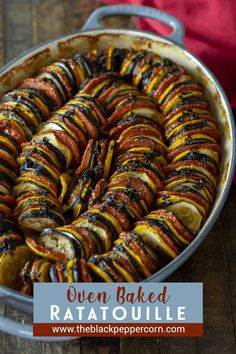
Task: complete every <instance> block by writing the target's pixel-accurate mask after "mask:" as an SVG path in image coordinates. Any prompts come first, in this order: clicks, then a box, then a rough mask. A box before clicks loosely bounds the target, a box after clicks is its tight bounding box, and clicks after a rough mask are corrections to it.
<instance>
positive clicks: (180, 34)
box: [82, 5, 184, 46]
mask: <svg viewBox="0 0 236 354" xmlns="http://www.w3.org/2000/svg"><path fill="white" fill-rule="evenodd" d="M115 15H125V16H138V17H147V18H151V19H153V20H156V21H159V22H162V23H164V24H165V25H167V26H170V27H171V28H172V30H173V32H172V33H171V34H170V35H169V36H167V38H168V39H170V40H171V41H173V42H175V43H177V44H179V45H180V46H183V45H184V25H183V24H182V22H180V21H179V20H178V19H177V18H175V17H173V16H171V15H169V14H168V13H166V12H164V11H161V10H158V9H154V8H153V7H148V6H136V5H111V6H103V7H100V8H98V9H96V10H95V11H94V12H92V14H91V15H90V16H89V18H88V19H87V21H86V23H85V24H84V26H83V27H82V30H91V29H100V28H103V26H102V25H101V23H100V20H102V19H103V18H104V17H108V16H115Z"/></svg>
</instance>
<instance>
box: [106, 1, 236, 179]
mask: <svg viewBox="0 0 236 354" xmlns="http://www.w3.org/2000/svg"><path fill="white" fill-rule="evenodd" d="M102 2H103V3H106V4H120V5H121V4H132V5H144V6H152V7H155V8H158V9H160V10H163V11H165V12H168V13H169V14H171V15H173V16H175V17H177V18H178V19H180V20H181V21H182V22H183V24H184V26H185V30H186V33H185V43H184V45H185V47H186V48H187V49H188V50H189V51H191V52H192V53H193V54H195V55H197V56H198V57H199V58H200V59H201V60H202V61H203V62H204V63H205V64H206V65H207V66H208V67H209V68H210V69H211V70H212V72H213V73H214V75H215V76H216V77H217V79H218V80H219V82H220V83H221V85H222V86H223V88H224V90H225V92H226V95H227V97H228V99H229V101H230V103H231V106H232V107H233V109H234V110H236V6H235V2H234V0H227V1H222V0H178V1H177V0H127V1H120V2H117V1H114V0H102ZM137 23H138V27H139V28H140V29H143V30H147V31H151V32H157V33H159V34H161V35H168V34H169V29H167V28H166V26H163V25H162V24H160V23H158V22H157V21H153V20H150V19H139V20H138V22H137ZM234 183H236V173H235V176H234Z"/></svg>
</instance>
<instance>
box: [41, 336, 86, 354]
mask: <svg viewBox="0 0 236 354" xmlns="http://www.w3.org/2000/svg"><path fill="white" fill-rule="evenodd" d="M42 353H43V354H52V353H53V354H65V353H70V354H80V353H81V351H80V338H78V339H75V340H72V341H66V342H55V343H53V342H42Z"/></svg>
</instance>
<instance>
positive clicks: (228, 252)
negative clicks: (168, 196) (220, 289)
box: [220, 185, 236, 347]
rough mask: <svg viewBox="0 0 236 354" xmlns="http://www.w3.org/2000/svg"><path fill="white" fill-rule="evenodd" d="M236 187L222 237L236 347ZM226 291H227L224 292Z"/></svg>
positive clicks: (223, 222) (230, 199)
mask: <svg viewBox="0 0 236 354" xmlns="http://www.w3.org/2000/svg"><path fill="white" fill-rule="evenodd" d="M235 208H236V185H233V186H232V188H231V191H230V195H229V198H228V201H227V203H226V207H225V208H224V209H223V212H222V217H221V219H220V221H221V229H222V236H223V240H224V248H225V259H226V263H227V270H228V278H227V285H228V291H229V297H230V306H231V314H232V321H233V327H234V338H235V347H236V282H235V279H236V257H235V255H236V237H235V230H236V218H235V217H234V215H235ZM224 291H225V290H224Z"/></svg>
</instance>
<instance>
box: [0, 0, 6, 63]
mask: <svg viewBox="0 0 236 354" xmlns="http://www.w3.org/2000/svg"><path fill="white" fill-rule="evenodd" d="M4 20H5V19H4V0H0V67H1V66H3V64H4V52H5V50H4Z"/></svg>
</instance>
